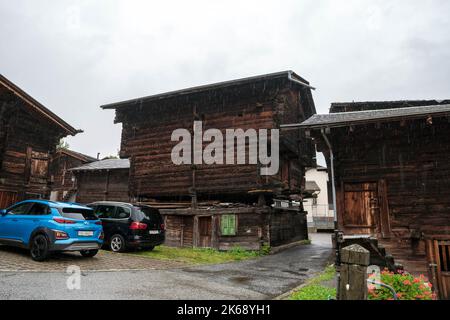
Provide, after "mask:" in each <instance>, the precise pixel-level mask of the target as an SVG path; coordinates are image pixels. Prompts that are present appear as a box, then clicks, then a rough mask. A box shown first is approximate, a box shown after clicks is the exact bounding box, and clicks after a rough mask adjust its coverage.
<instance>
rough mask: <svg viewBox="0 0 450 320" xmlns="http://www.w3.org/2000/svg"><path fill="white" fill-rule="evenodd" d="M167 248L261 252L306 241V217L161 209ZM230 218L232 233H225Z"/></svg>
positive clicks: (248, 210) (250, 209)
mask: <svg viewBox="0 0 450 320" xmlns="http://www.w3.org/2000/svg"><path fill="white" fill-rule="evenodd" d="M160 211H161V214H162V215H163V216H164V222H165V224H166V226H167V231H166V241H165V244H166V245H168V246H177V247H180V246H181V247H203V248H215V249H219V250H230V249H232V248H234V247H236V246H238V247H240V248H243V249H247V250H260V249H261V248H262V247H263V246H264V245H266V246H280V245H283V244H287V243H290V242H293V241H298V240H304V239H307V238H308V233H307V228H305V226H306V216H305V215H303V214H300V213H299V212H298V210H286V209H274V208H270V207H255V206H237V207H230V208H220V207H212V208H209V209H202V208H197V209H190V208H185V209H160ZM230 216H231V217H232V218H233V219H232V220H231V221H232V223H233V224H234V225H233V228H232V231H231V232H224V223H225V222H226V221H227V219H225V218H229V217H230Z"/></svg>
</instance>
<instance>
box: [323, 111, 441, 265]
mask: <svg viewBox="0 0 450 320" xmlns="http://www.w3.org/2000/svg"><path fill="white" fill-rule="evenodd" d="M331 136H332V145H333V146H334V153H335V159H336V160H335V171H336V181H337V183H336V187H337V200H338V202H337V209H338V214H339V217H338V218H339V223H340V228H341V229H343V230H344V232H345V233H346V234H354V233H359V232H360V231H362V232H363V233H369V232H371V233H373V234H376V235H378V238H379V239H380V242H381V243H382V244H383V245H384V246H386V247H387V249H388V251H391V253H392V254H393V255H394V257H395V258H396V260H398V261H399V262H403V263H404V264H405V265H406V267H408V268H410V270H411V271H421V272H425V271H426V269H427V260H426V257H425V242H424V236H431V237H433V236H434V235H448V236H449V237H450V122H449V120H448V119H447V118H433V121H432V124H427V123H426V119H420V120H414V121H404V122H392V123H384V124H378V125H376V124H368V125H365V126H355V127H353V128H338V129H332V134H331ZM317 138H319V137H317ZM320 149H321V150H323V151H325V152H326V150H327V148H326V147H325V146H321V147H320ZM361 183H366V184H367V183H371V184H372V185H374V187H373V189H374V190H376V192H377V194H378V197H377V199H376V201H375V202H374V203H373V209H374V211H373V212H372V214H373V220H374V221H375V228H374V229H372V230H370V229H361V228H354V227H348V226H346V225H345V221H346V217H344V216H343V214H344V213H347V214H348V213H349V212H350V211H352V210H350V211H349V208H346V205H345V197H344V189H345V188H346V187H345V186H346V185H347V186H348V185H351V184H360V185H361ZM360 210H362V211H364V209H363V208H360ZM353 211H354V212H356V211H357V208H356V209H355V210H353ZM384 212H385V213H387V217H385V216H383V213H384Z"/></svg>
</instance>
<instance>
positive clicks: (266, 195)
mask: <svg viewBox="0 0 450 320" xmlns="http://www.w3.org/2000/svg"><path fill="white" fill-rule="evenodd" d="M311 89H312V87H311V86H310V85H309V84H308V82H307V81H306V80H304V79H303V78H301V77H300V76H298V75H297V74H295V73H294V72H292V71H285V72H278V73H273V74H267V75H262V76H256V77H251V78H245V79H238V80H232V81H226V82H221V83H216V84H210V85H205V86H200V87H194V88H189V89H184V90H178V91H173V92H168V93H163V94H157V95H153V96H147V97H143V98H138V99H132V100H128V101H123V102H118V103H112V104H109V105H104V106H102V108H103V109H114V110H115V111H116V118H115V122H116V123H121V124H122V127H123V129H122V142H121V150H120V156H121V157H122V158H128V159H129V160H130V172H129V174H130V177H129V192H130V197H131V200H133V201H140V202H146V203H150V204H152V205H153V206H156V207H159V208H161V211H162V213H163V214H164V215H165V219H166V225H167V243H168V244H171V245H177V246H200V247H214V248H220V249H227V248H231V247H233V246H235V245H238V246H242V247H244V248H251V249H256V248H259V247H260V246H261V245H263V244H269V245H280V244H284V243H288V242H292V241H296V240H302V239H305V238H307V227H306V219H305V213H304V211H303V208H302V206H301V205H300V206H296V207H295V206H293V205H292V201H291V200H292V199H296V200H298V199H300V198H301V196H302V190H303V189H304V172H305V167H308V166H314V164H315V150H314V147H313V145H312V143H311V141H309V140H307V139H306V138H305V136H304V135H303V134H302V133H301V132H289V133H280V137H279V155H280V160H279V170H277V171H276V172H275V173H274V174H272V175H262V174H261V167H262V163H261V162H259V161H258V163H250V162H249V161H247V162H245V161H244V163H239V162H237V161H236V162H235V163H234V164H227V163H217V162H216V163H214V164H205V163H203V162H201V163H195V161H193V162H192V163H190V164H186V163H182V164H175V163H174V162H173V160H172V151H173V149H174V147H175V146H176V145H177V143H178V141H174V140H173V139H172V138H173V137H172V135H173V133H174V131H175V130H176V129H183V130H187V131H188V132H189V133H190V134H192V136H195V128H194V123H196V122H201V124H202V130H203V132H206V130H209V129H216V130H218V131H220V132H221V133H223V135H224V136H225V135H226V132H227V129H242V130H244V131H247V130H249V129H250V130H256V131H259V130H260V129H268V130H271V129H278V128H279V126H280V125H281V124H284V123H291V122H295V121H303V120H306V119H307V118H309V117H310V116H311V115H313V114H315V107H314V102H313V98H312V94H311ZM271 137H272V136H270V137H269V138H268V141H269V142H268V144H269V146H270V143H271V141H272V140H271V139H272V138H271ZM189 144H190V143H189ZM207 144H208V143H207V142H205V141H201V142H200V149H202V148H205V147H206V145H207ZM194 145H195V142H194ZM249 145H250V142H249V140H248V139H247V140H245V141H244V142H243V143H241V146H244V148H245V150H246V151H247V152H248V151H249ZM232 148H234V149H233V150H234V151H236V153H237V151H238V148H239V143H236V144H235V145H234V146H233V147H232ZM194 156H195V149H194V151H192V154H191V157H194ZM238 163H239V164H238ZM275 200H280V201H275ZM274 206H276V208H275V207H274Z"/></svg>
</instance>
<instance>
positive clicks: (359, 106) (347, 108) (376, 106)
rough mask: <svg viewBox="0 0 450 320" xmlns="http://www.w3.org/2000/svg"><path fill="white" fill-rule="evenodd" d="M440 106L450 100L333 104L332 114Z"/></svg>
mask: <svg viewBox="0 0 450 320" xmlns="http://www.w3.org/2000/svg"><path fill="white" fill-rule="evenodd" d="M438 104H450V100H448V99H446V100H437V99H434V100H394V101H357V102H355V101H353V102H333V103H332V104H331V107H330V113H336V112H351V111H365V110H380V109H397V108H409V107H424V106H435V105H438Z"/></svg>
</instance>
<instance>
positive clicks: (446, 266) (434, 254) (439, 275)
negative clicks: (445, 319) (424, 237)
mask: <svg viewBox="0 0 450 320" xmlns="http://www.w3.org/2000/svg"><path fill="white" fill-rule="evenodd" d="M428 245H429V250H428V262H429V266H430V279H432V280H434V285H435V286H437V291H438V294H439V298H440V299H445V300H449V299H450V239H449V240H428Z"/></svg>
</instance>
